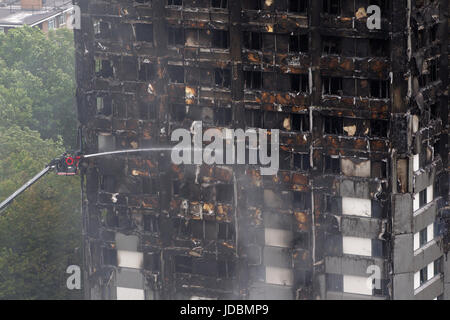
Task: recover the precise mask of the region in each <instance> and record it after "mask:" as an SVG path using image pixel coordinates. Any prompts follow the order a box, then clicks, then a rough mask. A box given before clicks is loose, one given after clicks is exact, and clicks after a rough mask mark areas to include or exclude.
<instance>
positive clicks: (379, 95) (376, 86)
mask: <svg viewBox="0 0 450 320" xmlns="http://www.w3.org/2000/svg"><path fill="white" fill-rule="evenodd" d="M369 86H370V88H369V97H370V98H372V99H389V98H390V91H391V90H390V89H391V86H390V83H389V80H382V79H370V80H369Z"/></svg>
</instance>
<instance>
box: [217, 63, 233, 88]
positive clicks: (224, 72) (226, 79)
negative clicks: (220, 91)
mask: <svg viewBox="0 0 450 320" xmlns="http://www.w3.org/2000/svg"><path fill="white" fill-rule="evenodd" d="M214 82H215V84H216V86H218V87H223V88H229V87H230V86H231V71H230V70H229V69H219V68H217V69H215V70H214Z"/></svg>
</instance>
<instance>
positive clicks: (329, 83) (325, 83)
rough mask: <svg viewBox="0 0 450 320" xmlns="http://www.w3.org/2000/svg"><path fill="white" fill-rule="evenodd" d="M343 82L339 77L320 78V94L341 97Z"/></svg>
mask: <svg viewBox="0 0 450 320" xmlns="http://www.w3.org/2000/svg"><path fill="white" fill-rule="evenodd" d="M343 80H344V78H341V77H331V76H323V77H322V94H323V95H331V96H336V95H337V96H343V95H344V93H343Z"/></svg>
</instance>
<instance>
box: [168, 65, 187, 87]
mask: <svg viewBox="0 0 450 320" xmlns="http://www.w3.org/2000/svg"><path fill="white" fill-rule="evenodd" d="M168 73H169V81H170V82H171V83H184V67H182V66H168Z"/></svg>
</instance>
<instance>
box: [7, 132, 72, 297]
mask: <svg viewBox="0 0 450 320" xmlns="http://www.w3.org/2000/svg"><path fill="white" fill-rule="evenodd" d="M0 149H1V152H0V177H1V179H0V199H4V198H6V197H7V196H8V195H9V194H11V193H12V192H13V191H14V190H16V189H17V188H18V187H19V186H20V185H22V184H23V183H25V182H26V181H27V180H29V179H30V178H31V177H32V176H34V175H35V174H36V173H37V172H39V171H40V170H42V168H43V167H44V166H45V164H47V163H48V162H49V160H50V159H51V158H52V157H55V156H57V155H60V154H61V153H62V152H63V150H64V147H63V144H62V141H61V140H60V141H53V140H43V139H41V137H40V135H39V133H38V132H36V131H32V130H30V129H28V128H23V129H22V128H19V127H18V126H10V127H9V128H1V127H0ZM79 190H80V188H79V179H78V178H77V177H59V176H56V175H52V174H49V175H47V176H46V177H45V178H43V179H41V181H39V182H38V183H36V184H35V185H34V186H33V187H31V188H30V189H29V190H28V191H26V192H25V193H24V194H22V195H21V196H20V197H19V198H17V200H16V201H15V202H14V203H13V204H12V205H11V206H10V207H9V208H8V209H7V210H6V211H5V212H4V215H3V216H2V217H0V299H67V298H81V295H80V292H74V291H69V290H68V289H67V288H66V278H67V277H68V276H69V275H68V274H66V273H65V271H66V268H67V267H68V266H69V265H71V264H77V265H81V261H80V260H81V253H80V250H79V248H80V246H81V233H80V229H81V228H80V225H81V221H80V220H81V218H80V216H81V215H80V207H81V206H80V196H79V193H80V191H79Z"/></svg>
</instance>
